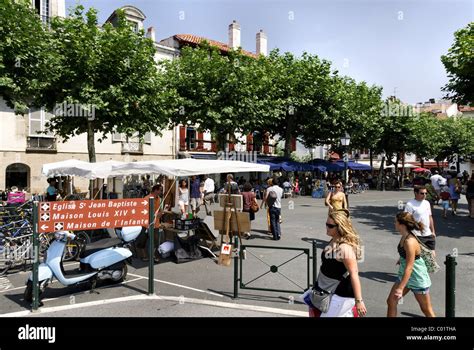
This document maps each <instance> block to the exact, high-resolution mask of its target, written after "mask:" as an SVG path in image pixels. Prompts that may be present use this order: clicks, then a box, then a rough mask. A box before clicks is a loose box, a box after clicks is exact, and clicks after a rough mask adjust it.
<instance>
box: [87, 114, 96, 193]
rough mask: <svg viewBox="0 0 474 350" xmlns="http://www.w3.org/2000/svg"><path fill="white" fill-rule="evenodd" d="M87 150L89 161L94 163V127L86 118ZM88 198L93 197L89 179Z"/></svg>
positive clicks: (92, 187) (91, 184)
mask: <svg viewBox="0 0 474 350" xmlns="http://www.w3.org/2000/svg"><path fill="white" fill-rule="evenodd" d="M87 152H88V153H89V162H90V163H95V162H96V160H95V139H94V128H93V126H92V121H91V120H87ZM89 198H90V199H94V180H90V181H89Z"/></svg>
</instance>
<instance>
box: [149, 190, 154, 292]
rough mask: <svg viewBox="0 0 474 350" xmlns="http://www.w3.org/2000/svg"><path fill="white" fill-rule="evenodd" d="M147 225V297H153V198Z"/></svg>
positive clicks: (150, 200)
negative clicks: (148, 224)
mask: <svg viewBox="0 0 474 350" xmlns="http://www.w3.org/2000/svg"><path fill="white" fill-rule="evenodd" d="M148 200H149V203H148V206H149V209H150V212H149V223H150V226H149V227H148V237H149V239H148V295H153V294H154V293H155V280H154V277H155V274H154V266H155V252H154V250H155V249H154V248H155V242H154V240H155V225H154V222H153V221H154V220H155V218H154V216H155V215H154V214H155V205H154V204H155V201H154V199H153V198H151V197H150V198H149V199H148Z"/></svg>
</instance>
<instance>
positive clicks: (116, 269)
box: [23, 226, 142, 302]
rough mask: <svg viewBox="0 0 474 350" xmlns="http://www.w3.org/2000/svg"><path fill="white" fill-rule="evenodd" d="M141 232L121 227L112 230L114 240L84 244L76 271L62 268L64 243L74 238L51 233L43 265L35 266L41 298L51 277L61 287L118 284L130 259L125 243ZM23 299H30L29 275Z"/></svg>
mask: <svg viewBox="0 0 474 350" xmlns="http://www.w3.org/2000/svg"><path fill="white" fill-rule="evenodd" d="M141 230H142V227H141V226H131V227H124V228H123V229H122V230H115V232H116V234H117V238H106V239H102V240H100V241H97V242H94V243H90V244H87V245H86V246H85V248H84V249H83V250H82V251H81V253H80V267H79V269H77V270H73V271H65V270H64V268H63V256H64V249H65V247H66V244H67V241H68V240H74V239H75V235H74V234H73V233H70V232H67V231H59V232H56V233H55V235H54V236H55V240H54V241H53V242H52V243H51V245H50V246H49V248H48V250H47V252H46V254H45V257H44V263H42V264H40V265H39V269H38V281H39V287H40V290H39V294H40V295H41V294H42V293H43V292H44V290H45V289H46V287H47V286H48V284H50V283H51V282H52V280H53V278H56V279H57V280H58V281H59V282H60V283H61V284H63V285H64V286H71V285H77V284H80V283H86V282H87V283H91V287H92V289H94V288H95V285H96V283H97V281H98V280H107V279H110V280H112V281H113V282H115V283H118V282H122V281H123V280H124V279H125V277H126V276H127V264H126V262H127V260H129V259H130V257H131V256H132V252H131V251H130V248H129V244H130V243H131V242H132V241H134V240H135V239H136V238H137V237H138V235H139V234H140V232H141ZM23 296H24V299H25V301H27V302H31V301H32V300H33V273H30V275H29V276H28V280H27V282H26V289H25V292H24V295H23Z"/></svg>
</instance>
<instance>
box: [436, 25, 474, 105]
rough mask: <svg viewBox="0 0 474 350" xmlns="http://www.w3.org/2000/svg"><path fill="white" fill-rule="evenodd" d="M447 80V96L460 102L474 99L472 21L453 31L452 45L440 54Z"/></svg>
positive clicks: (473, 33) (445, 88)
mask: <svg viewBox="0 0 474 350" xmlns="http://www.w3.org/2000/svg"><path fill="white" fill-rule="evenodd" d="M441 62H443V64H444V67H445V69H446V71H447V72H448V77H449V82H448V83H447V84H446V85H445V86H444V88H443V91H446V92H447V93H448V94H447V96H446V97H447V98H449V99H452V100H453V101H455V102H458V103H461V104H471V103H473V101H474V80H473V79H474V22H471V23H469V24H468V25H467V26H466V27H465V28H463V29H460V30H458V31H457V32H455V33H454V43H453V46H451V48H450V49H449V50H448V53H447V54H446V55H443V56H441Z"/></svg>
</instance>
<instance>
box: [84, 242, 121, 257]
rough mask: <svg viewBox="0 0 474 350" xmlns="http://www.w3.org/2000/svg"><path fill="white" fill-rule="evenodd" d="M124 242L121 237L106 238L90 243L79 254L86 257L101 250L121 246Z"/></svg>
mask: <svg viewBox="0 0 474 350" xmlns="http://www.w3.org/2000/svg"><path fill="white" fill-rule="evenodd" d="M122 244H123V242H122V241H121V240H120V239H119V238H105V239H101V240H100V241H97V242H93V243H89V244H87V245H86V247H85V249H84V250H83V251H82V252H81V254H80V255H79V258H81V259H82V258H85V257H87V256H89V255H92V254H94V253H95V252H98V251H99V250H103V249H107V248H112V247H117V246H121V245H122Z"/></svg>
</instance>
